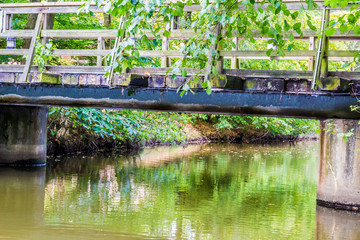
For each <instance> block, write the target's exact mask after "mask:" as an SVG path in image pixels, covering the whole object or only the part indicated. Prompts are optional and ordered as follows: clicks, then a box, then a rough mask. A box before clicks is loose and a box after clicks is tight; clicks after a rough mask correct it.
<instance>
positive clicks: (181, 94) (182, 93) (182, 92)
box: [180, 90, 185, 98]
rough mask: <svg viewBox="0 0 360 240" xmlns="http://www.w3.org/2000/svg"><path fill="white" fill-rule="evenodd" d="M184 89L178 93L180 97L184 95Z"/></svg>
mask: <svg viewBox="0 0 360 240" xmlns="http://www.w3.org/2000/svg"><path fill="white" fill-rule="evenodd" d="M184 93H185V90H182V91H181V93H180V97H181V98H182V97H183V96H184Z"/></svg>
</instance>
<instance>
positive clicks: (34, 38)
mask: <svg viewBox="0 0 360 240" xmlns="http://www.w3.org/2000/svg"><path fill="white" fill-rule="evenodd" d="M43 23H44V14H43V13H39V14H38V16H37V19H36V23H35V28H34V32H33V36H32V38H31V42H30V47H29V53H28V55H27V58H26V63H25V67H24V71H23V74H22V76H21V82H28V75H29V72H30V69H31V66H32V63H33V59H34V53H35V46H36V41H37V37H38V36H39V35H40V32H41V28H42V25H43Z"/></svg>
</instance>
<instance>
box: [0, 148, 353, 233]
mask: <svg viewBox="0 0 360 240" xmlns="http://www.w3.org/2000/svg"><path fill="white" fill-rule="evenodd" d="M317 156H318V146H317V144H314V143H306V144H299V145H297V146H295V147H290V146H277V147H271V146H266V147H264V146H241V145H220V144H212V145H204V146H199V145H193V146H188V147H186V148H183V147H176V148H165V147H163V148H156V149H148V150H145V151H143V152H142V153H140V154H137V155H130V156H121V155H108V156H105V155H94V156H79V157H68V158H63V159H61V161H59V162H54V163H52V164H51V165H50V166H48V167H47V168H46V170H45V168H43V169H37V170H36V171H28V170H14V169H8V168H2V169H0V238H15V239H114V238H117V239H313V238H314V236H317V239H340V238H331V236H334V231H335V232H336V231H339V230H337V227H336V226H340V227H339V228H341V229H343V228H342V224H343V223H342V222H341V220H337V219H338V218H336V217H334V214H333V213H328V212H326V211H324V212H320V214H319V213H318V216H317V218H316V217H315V214H316V203H315V200H316V199H315V198H316V179H317V177H316V175H317V167H316V166H317ZM45 171H46V176H45ZM352 216H353V215H352ZM341 218H344V216H342V217H340V218H339V219H341ZM354 218H356V217H354ZM329 219H330V220H329ZM334 219H335V220H334ZM315 220H316V221H315ZM329 221H330V222H329ZM356 222H358V221H357V220H356V221H355V220H349V221H348V222H346V224H345V225H346V226H347V228H345V229H347V230H344V229H343V230H341V231H342V232H340V233H339V234H342V235H345V234H347V233H348V235H346V236H349V238H348V239H351V237H352V236H360V235H359V234H358V233H357V232H355V231H352V229H353V228H351V227H350V225H354V224H355V223H356ZM330 223H331V224H332V227H331V229H330V225H331V224H330ZM315 225H316V226H317V233H315ZM354 226H355V225H354ZM356 226H357V225H356ZM354 228H355V227H354ZM330 231H332V233H331V234H330V233H329V232H330ZM351 234H352V235H351ZM356 234H358V235H356ZM322 236H324V238H322ZM329 236H330V237H329ZM353 239H359V238H356V237H355V238H353Z"/></svg>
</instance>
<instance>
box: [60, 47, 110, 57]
mask: <svg viewBox="0 0 360 240" xmlns="http://www.w3.org/2000/svg"><path fill="white" fill-rule="evenodd" d="M109 52H110V50H97V49H54V50H53V54H54V55H55V56H83V57H90V56H105V55H107V54H108V53H109Z"/></svg>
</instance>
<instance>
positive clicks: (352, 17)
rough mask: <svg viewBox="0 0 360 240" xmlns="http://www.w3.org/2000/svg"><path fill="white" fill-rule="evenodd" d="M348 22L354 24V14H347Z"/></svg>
mask: <svg viewBox="0 0 360 240" xmlns="http://www.w3.org/2000/svg"><path fill="white" fill-rule="evenodd" d="M348 22H349V23H355V22H356V18H355V16H354V14H349V16H348Z"/></svg>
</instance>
